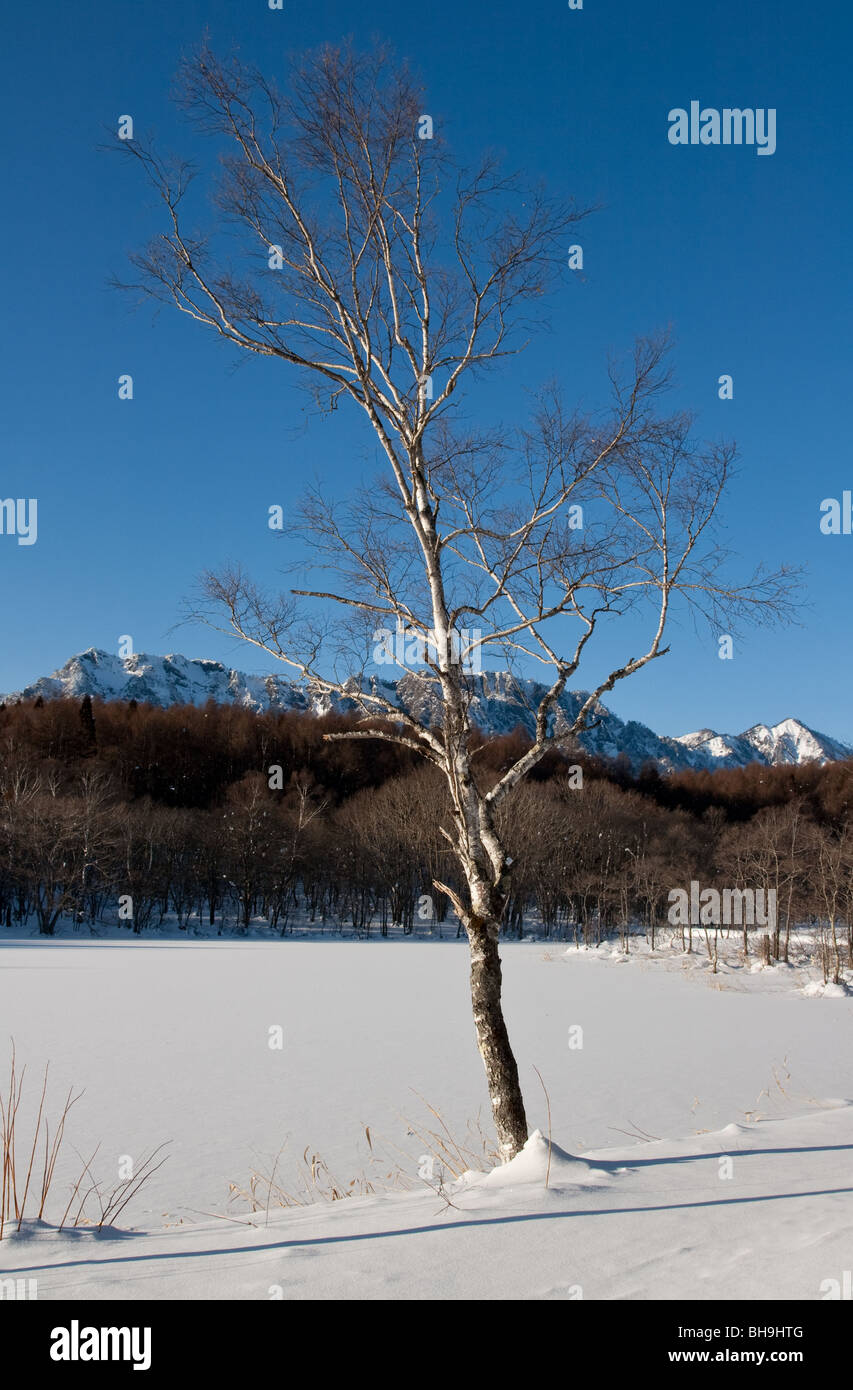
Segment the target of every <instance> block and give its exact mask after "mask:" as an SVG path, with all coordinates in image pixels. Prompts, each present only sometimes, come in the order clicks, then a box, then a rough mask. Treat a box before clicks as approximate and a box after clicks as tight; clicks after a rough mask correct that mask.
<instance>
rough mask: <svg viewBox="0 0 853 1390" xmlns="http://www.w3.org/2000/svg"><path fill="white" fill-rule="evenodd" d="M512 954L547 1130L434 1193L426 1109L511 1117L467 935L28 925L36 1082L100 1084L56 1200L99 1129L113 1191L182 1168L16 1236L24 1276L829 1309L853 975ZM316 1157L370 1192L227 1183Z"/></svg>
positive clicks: (847, 1237)
mask: <svg viewBox="0 0 853 1390" xmlns="http://www.w3.org/2000/svg"><path fill="white" fill-rule="evenodd" d="M503 955H504V977H505V1000H506V1009H507V1017H508V1022H509V1027H510V1032H511V1036H512V1038H513V1042H514V1045H515V1049H516V1053H517V1056H518V1057H519V1061H520V1065H521V1073H522V1080H523V1084H524V1087H525V1092H526V1096H527V1100H528V1110H529V1119H530V1121H531V1127H534V1126H538V1128H539V1129H540V1130H541V1132H542V1133H541V1136H540V1137H538V1138H535V1139H534V1140H532V1141H531V1144H530V1145H529V1151H526V1152H525V1153H524V1154H523V1155H521V1156H520V1157H519V1159H517V1160H516V1161H515V1163H514V1164H513V1165H512V1166H511V1168H510V1169H505V1170H503V1171H501V1172H499V1173H497V1174H495V1175H494V1176H492V1177H486V1176H484V1175H483V1174H482V1173H478V1174H474V1175H469V1176H468V1177H467V1178H465V1179H463V1180H462V1181H461V1182H457V1181H455V1180H454V1179H453V1178H452V1175H451V1174H450V1173H448V1172H445V1173H444V1178H443V1181H440V1177H441V1173H440V1170H439V1171H436V1170H435V1169H434V1171H433V1177H432V1180H431V1183H430V1182H429V1179H428V1178H426V1177H420V1176H419V1169H421V1171H422V1172H426V1171H428V1165H424V1164H423V1162H422V1155H423V1154H424V1153H425V1144H424V1142H423V1140H422V1139H421V1137H420V1136H419V1135H418V1134H414V1133H409V1131H408V1126H407V1121H409V1122H410V1124H411V1125H413V1126H415V1127H421V1126H424V1125H426V1126H428V1127H429V1128H431V1129H433V1130H435V1129H438V1128H439V1122H438V1120H437V1119H435V1117H434V1116H433V1115H432V1114H431V1113H430V1112H429V1110H428V1109H427V1107H426V1104H425V1102H429V1104H430V1105H432V1106H433V1107H435V1108H436V1109H437V1110H438V1111H440V1114H441V1116H442V1119H443V1121H444V1122H445V1123H446V1125H447V1127H448V1129H449V1130H450V1131H451V1132H452V1133H453V1134H454V1135H457V1136H463V1137H464V1134H465V1131H466V1126H468V1123H469V1121H475V1120H476V1118H477V1115H478V1112H479V1115H480V1119H481V1120H482V1121H483V1125H484V1128H487V1127H488V1125H487V1122H488V1116H487V1113H486V1112H487V1106H486V1102H485V1085H484V1078H483V1074H482V1067H481V1063H480V1059H479V1056H478V1054H477V1051H476V1047H475V1044H474V1038H473V1028H472V1024H471V1020H470V1006H469V1002H468V997H467V947H466V946H465V944H464V943H461V942H460V943H455V942H452V941H445V942H443V943H441V942H417V941H415V942H411V941H410V942H406V943H405V944H404V943H399V944H398V943H388V942H378V941H377V942H341V941H326V942H301V941H283V942H274V943H265V942H257V941H236V940H227V939H223V940H221V941H210V942H202V941H187V942H174V941H163V942H154V941H146V940H141V941H132V942H123V943H120V942H111V941H97V942H93V941H90V940H85V939H82V940H79V941H75V942H73V943H69V944H64V943H61V942H43V943H41V942H28V943H25V944H24V943H20V942H18V943H8V942H3V944H2V946H0V1027H1V1028H2V1033H3V1035H5V1036H7V1037H8V1036H10V1035H11V1036H12V1037H14V1040H15V1044H16V1048H17V1054H18V1061H19V1064H20V1063H23V1062H26V1063H27V1064H28V1066H29V1068H30V1069H31V1074H30V1075H29V1076H28V1084H31V1086H32V1091H31V1093H30V1094H31V1099H35V1098H36V1090H37V1088H36V1085H35V1083H36V1073H37V1072H38V1071H39V1070H40V1068H41V1066H42V1065H43V1063H44V1061H46V1060H47V1059H48V1058H49V1059H50V1060H51V1084H50V1088H49V1107H48V1108H49V1110H51V1111H52V1112H54V1113H55V1111H56V1108H57V1106H56V1101H57V1099H58V1098H59V1096H60V1094H62V1095H63V1097H64V1092H65V1091H66V1090H67V1089H68V1087H69V1086H71V1085H74V1086H75V1087H77V1088H80V1087H85V1095H84V1096H83V1097H82V1099H81V1100H80V1101H79V1103H78V1104H77V1105H76V1106H75V1107H74V1110H73V1111H72V1114H71V1117H70V1118H69V1122H68V1147H67V1148H66V1150H65V1151H64V1155H63V1163H64V1165H65V1166H64V1167H62V1168H61V1170H59V1169H58V1171H57V1179H56V1188H55V1195H54V1199H53V1200H52V1202H51V1203H49V1205H48V1209H47V1213H46V1214H47V1215H48V1217H50V1218H52V1219H54V1220H56V1219H58V1216H59V1215H60V1214H61V1211H62V1208H63V1207H64V1205H65V1201H66V1200H67V1191H68V1183H69V1182H70V1181H71V1180H72V1171H73V1176H74V1177H76V1173H77V1170H78V1169H79V1166H80V1165H79V1162H78V1161H77V1159H76V1157H75V1154H74V1152H73V1151H72V1148H71V1145H73V1146H74V1149H76V1150H78V1151H79V1153H81V1154H84V1155H86V1156H87V1157H88V1155H89V1154H90V1153H91V1150H92V1149H93V1148H94V1147H95V1145H96V1144H97V1143H98V1141H99V1140H100V1141H101V1150H100V1152H99V1155H98V1158H97V1160H96V1161H95V1163H94V1165H93V1170H94V1172H95V1174H96V1176H98V1177H99V1178H101V1179H102V1180H103V1181H104V1182H105V1183H110V1182H113V1183H114V1182H115V1181H117V1180H118V1177H119V1172H120V1164H121V1162H122V1161H123V1159H125V1158H126V1156H131V1157H133V1158H135V1159H136V1160H137V1162H138V1161H139V1158H140V1157H141V1156H142V1155H143V1154H144V1153H146V1152H148V1151H150V1150H151V1149H152V1148H153V1147H154V1146H155V1145H157V1144H160V1143H161V1142H164V1141H170V1146H169V1152H170V1155H171V1156H170V1158H169V1161H168V1162H167V1163H166V1164H165V1165H164V1166H163V1167H162V1168H161V1169H160V1170H159V1171H158V1172H157V1173H156V1174H155V1176H154V1177H153V1178H152V1180H151V1182H150V1184H148V1185H147V1186H146V1187H144V1188H143V1189H142V1192H141V1193H140V1195H139V1197H138V1198H137V1199H136V1200H135V1202H134V1203H133V1204H132V1205H131V1206H129V1207H128V1208H127V1210H126V1211H125V1212H124V1213H123V1216H122V1218H121V1220H120V1222H119V1225H120V1226H121V1227H122V1228H123V1231H122V1233H118V1232H105V1233H104V1234H103V1235H97V1234H96V1233H94V1232H93V1231H92V1230H91V1229H85V1228H78V1229H77V1230H72V1231H68V1232H64V1233H62V1234H60V1235H57V1234H56V1233H55V1231H53V1230H51V1228H50V1227H49V1226H48V1225H44V1226H41V1227H38V1226H34V1225H31V1224H28V1225H27V1226H25V1229H24V1231H23V1232H22V1234H21V1235H20V1236H17V1235H13V1236H12V1237H11V1238H8V1239H4V1240H3V1241H2V1242H0V1274H2V1275H3V1276H6V1277H9V1276H14V1277H18V1278H36V1279H37V1280H38V1296H39V1298H41V1299H50V1298H100V1297H123V1298H140V1297H143V1298H152V1297H153V1298H170V1299H181V1298H229V1299H230V1298H250V1299H268V1298H271V1297H279V1296H280V1297H284V1298H315V1297H320V1298H324V1297H329V1298H333V1297H334V1298H341V1297H343V1298H471V1297H494V1298H516V1297H522V1298H557V1299H560V1298H562V1299H568V1298H578V1297H581V1296H582V1297H584V1298H587V1299H601V1298H605V1299H612V1298H630V1299H643V1298H671V1299H703V1298H711V1297H720V1296H728V1297H733V1298H739V1299H749V1298H768V1297H769V1298H785V1297H794V1298H802V1299H806V1300H815V1299H820V1298H822V1297H824V1296H825V1294H826V1290H827V1289H828V1288H830V1287H831V1286H830V1285H828V1284H827V1282H826V1281H830V1280H833V1279H835V1280H838V1281H839V1282H840V1281H841V1280H842V1278H843V1272H844V1271H845V1270H849V1269H851V1267H853V1104H851V1103H850V1100H851V1098H853V1075H851V1072H853V1047H851V1042H853V1035H851V1030H853V999H851V997H849V996H848V995H847V994H846V993H845V991H843V990H839V991H838V992H837V993H835V992H830V993H829V994H823V995H821V997H814V992H812V997H809V996H808V995H807V994H805V993H804V992H803V988H804V985H807V979H806V977H805V975H804V973H803V972H796V971H791V970H786V969H785V968H783V967H779V968H776V969H773V970H767V971H761V972H752V971H751V970H743V969H741V970H738V969H737V968H736V967H735V964H734V961H732V963H731V964H730V965H728V966H723V967H722V968H721V969H720V970H719V971H718V973H717V974H712V973H711V971H710V968H709V966H708V964H707V961H706V960H703V958H702V956H701V955H699V954H698V953H697V954H695V955H693V956H691V957H687V958H686V960H685V958H684V957H682V956H680V955H676V954H675V953H669V952H667V953H664V954H663V955H662V956H661V958H660V959H654V960H651V959H649V958H648V957H647V956H646V955H645V954H643V953H637V954H635V955H633V956H632V957H631V958H630V959H625V958H624V957H621V956H620V955H619V954H618V953H616V954H614V953H613V951H612V948H606V949H603V950H601V951H598V952H585V951H575V950H573V949H572V950H569V951H567V950H566V948H565V946H563V945H560V944H551V945H546V944H542V943H539V944H533V943H522V944H512V943H510V944H508V945H507V946H506V947H505V948H504V952H503ZM277 1028H280V1029H281V1034H282V1043H283V1045H282V1046H281V1047H280V1048H278V1047H276V1046H272V1047H271V1046H270V1042H271V1041H272V1042H273V1043H275V1042H276V1040H277V1034H276V1032H275V1030H276V1029H277ZM271 1030H273V1031H272V1032H271ZM579 1030H581V1031H579ZM581 1043H582V1046H581V1045H579V1044H581ZM534 1067H536V1068H538V1069H539V1072H540V1073H541V1076H542V1079H543V1081H544V1084H545V1086H546V1087H547V1090H548V1094H549V1097H550V1112H551V1113H550V1119H551V1128H550V1137H551V1144H550V1148H549V1142H548V1140H549V1128H548V1113H547V1108H546V1102H545V1096H544V1094H543V1091H542V1088H541V1086H540V1083H539V1080H538V1078H537V1076H536V1073H535V1071H534ZM0 1077H2V1071H0ZM0 1088H1V1089H3V1091H4V1092H5V1078H3V1079H2V1081H0ZM25 1109H26V1107H25V1106H22V1121H21V1122H22V1124H23V1123H24V1118H25ZM365 1126H369V1130H370V1143H368V1138H367V1135H366V1133H365ZM283 1144H284V1145H285V1147H284V1149H283V1151H282V1145H283ZM371 1144H372V1146H373V1147H372V1149H371ZM472 1147H475V1145H474V1144H473V1143H472ZM306 1148H307V1156H308V1159H309V1161H310V1159H311V1156H312V1155H315V1154H316V1155H320V1156H321V1157H322V1159H323V1160H324V1161H325V1163H326V1164H327V1165H328V1169H329V1170H330V1171H331V1172H332V1173H334V1175H335V1178H336V1179H337V1181H338V1183H339V1184H340V1185H342V1186H344V1187H346V1186H347V1185H348V1184H349V1182H350V1181H351V1180H354V1179H358V1178H359V1177H360V1176H362V1175H364V1176H365V1177H366V1178H367V1179H369V1180H370V1181H371V1183H372V1185H373V1188H374V1191H373V1193H372V1195H368V1196H356V1197H352V1198H348V1199H346V1200H341V1201H335V1202H322V1201H321V1202H319V1203H318V1204H314V1205H310V1206H301V1207H297V1208H287V1209H285V1208H282V1207H280V1206H277V1205H275V1204H271V1205H270V1207H269V1210H265V1209H264V1208H265V1199H262V1200H261V1203H260V1206H261V1209H259V1210H256V1211H255V1212H254V1213H253V1212H252V1211H251V1208H250V1205H249V1203H247V1201H246V1200H245V1199H243V1198H241V1197H240V1196H239V1194H237V1193H235V1192H234V1191H232V1190H231V1189H230V1184H234V1185H235V1188H239V1189H245V1188H247V1187H248V1185H249V1182H250V1177H251V1173H252V1170H253V1169H254V1170H256V1171H258V1170H264V1171H267V1172H269V1171H270V1169H271V1167H272V1164H273V1163H275V1162H276V1155H277V1154H279V1152H280V1151H281V1156H280V1158H279V1159H278V1168H277V1175H278V1180H279V1182H280V1183H281V1186H282V1187H284V1188H285V1189H286V1190H288V1191H295V1190H296V1187H297V1184H298V1181H299V1176H298V1175H299V1172H300V1171H301V1170H302V1166H303V1165H302V1164H301V1163H300V1160H301V1159H302V1155H303V1152H304V1151H306ZM572 1156H574V1157H572ZM380 1158H381V1161H380ZM727 1160H730V1161H727ZM392 1173H393V1175H394V1176H393V1177H390V1176H389V1174H392ZM546 1175H547V1177H548V1186H547V1187H546V1185H545V1179H546ZM403 1184H407V1186H406V1187H404V1186H403ZM428 1184H429V1185H428ZM355 1190H360V1189H359V1187H358V1185H357V1186H356V1189H355ZM822 1286H823V1288H822Z"/></svg>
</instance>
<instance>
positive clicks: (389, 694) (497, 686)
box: [0, 647, 853, 771]
mask: <svg viewBox="0 0 853 1390" xmlns="http://www.w3.org/2000/svg"><path fill="white" fill-rule="evenodd" d="M468 680H469V682H470V684H471V686H472V687H473V690H472V704H473V714H474V718H475V720H476V722H477V723H478V724H479V725H480V727H481V728H482V729H483V730H484V732H485V733H488V734H502V733H509V732H510V731H511V730H512V729H514V728H516V727H517V726H518V725H522V726H523V727H524V728H525V729H527V731H528V732H532V731H533V719H534V710H535V708H536V705H537V703H538V701H539V700H540V699H541V697H542V695H543V694H544V693H545V686H543V685H540V684H539V683H538V682H536V681H532V680H519V679H516V678H515V677H513V676H512V675H510V674H509V673H508V672H502V671H492V672H484V673H483V674H482V675H478V676H470V677H468ZM371 688H372V689H374V690H375V691H376V692H377V693H378V694H381V695H383V696H384V697H385V698H386V699H387V700H389V701H390V702H391V703H392V704H394V705H395V706H397V707H398V708H401V709H404V710H407V711H409V712H410V713H412V714H416V715H418V716H419V717H420V718H426V719H429V720H432V719H433V718H434V717H435V716H437V714H438V704H437V701H436V697H435V694H434V692H433V691H432V690H431V689H430V687H429V686H428V685H426V683H425V682H423V681H422V680H420V679H419V678H418V676H417V675H416V674H415V673H407V674H405V675H403V676H401V677H400V678H399V679H398V680H393V681H392V680H382V679H379V678H373V679H372V681H371ZM39 695H40V696H42V698H43V699H46V700H47V699H56V698H62V697H73V698H77V699H79V698H81V697H82V696H83V695H91V696H92V697H93V698H99V699H102V700H131V699H133V700H137V701H139V702H140V703H142V702H147V703H150V704H153V705H160V706H163V707H167V706H169V705H175V704H194V705H203V704H205V703H206V702H207V701H208V700H214V701H216V702H217V703H219V704H236V705H241V706H243V707H245V708H248V709H254V710H267V709H281V710H296V711H304V712H306V713H309V712H310V713H314V714H326V713H329V712H330V711H331V710H338V711H340V712H342V713H343V712H346V711H347V710H351V709H353V708H354V705H353V703H352V701H351V700H347V699H346V698H344V697H338V696H330V695H328V694H326V693H325V692H322V691H320V690H318V689H312V688H311V687H310V685H309V686H304V685H302V684H300V683H298V682H296V681H291V680H288V679H287V677H285V676H253V675H247V674H246V673H245V672H242V671H235V670H231V669H229V668H228V667H227V666H223V665H222V663H221V662H219V661H205V660H201V659H196V658H192V659H191V658H189V657H185V656H180V655H169V656H150V655H146V654H145V653H142V652H139V653H136V654H135V655H133V656H126V657H119V656H114V655H112V653H110V652H105V651H100V650H98V649H97V648H95V647H90V648H89V649H88V651H85V652H80V653H79V654H78V655H77V656H72V657H71V659H70V660H69V661H66V663H65V665H64V666H62V667H60V669H59V670H58V671H54V673H53V675H52V676H41V677H40V678H39V679H38V680H36V681H34V682H33V683H32V684H31V685H28V686H26V687H25V688H24V689H23V690H19V691H16V692H14V693H12V694H10V695H5V696H2V697H0V699H2V700H4V701H6V702H9V701H14V700H19V699H34V698H36V697H37V696H39ZM585 699H586V693H585V692H584V691H566V692H565V693H564V694H563V695H562V696H561V698H560V701H559V707H558V709H557V711H556V716H555V718H556V727H557V728H558V729H559V728H560V727H566V726H567V725H568V724H569V723H570V722H571V721H572V720H573V719H574V717H575V715H576V713H577V711H578V709H579V708H580V706H581V704H582V703H583V702H584V700H585ZM578 742H579V744H580V745H581V747H582V748H584V749H585V750H586V751H587V752H589V753H596V754H599V755H600V756H602V757H606V758H615V757H618V756H619V755H620V754H623V755H625V756H626V757H627V758H628V759H629V761H630V763H631V765H632V767H634V768H635V769H638V768H639V767H641V766H642V765H643V764H644V763H648V762H651V763H654V764H655V765H656V766H657V767H658V768H660V770H661V771H672V770H676V769H681V768H691V767H692V768H718V767H743V766H745V765H746V764H747V763H763V764H765V765H767V766H776V765H779V764H794V765H799V764H802V763H813V762H817V763H827V762H834V761H836V760H838V759H841V758H853V748H851V747H849V746H848V745H847V744H844V743H840V742H839V741H838V740H837V739H833V738H829V737H828V736H827V735H826V734H820V733H818V732H817V731H816V730H814V729H810V728H809V727H808V725H806V724H803V723H802V722H801V721H800V720H798V719H783V720H782V721H781V723H779V724H773V725H767V724H754V725H753V726H752V728H751V729H747V730H745V732H744V733H741V734H719V733H717V732H716V731H715V730H713V729H699V730H698V731H697V732H695V733H691V734H681V735H677V736H669V735H659V734H656V733H654V732H653V731H652V730H651V729H650V728H648V727H647V726H646V725H645V724H640V723H638V722H637V721H636V720H629V721H628V722H624V721H623V720H621V719H619V718H618V717H617V716H616V715H615V714H613V713H612V711H610V710H608V709H607V708H606V707H605V706H604V705H602V704H599V705H598V706H597V709H596V717H595V727H594V728H592V729H589V730H588V731H587V732H585V733H583V734H581V735H580V736H579V739H578Z"/></svg>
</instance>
